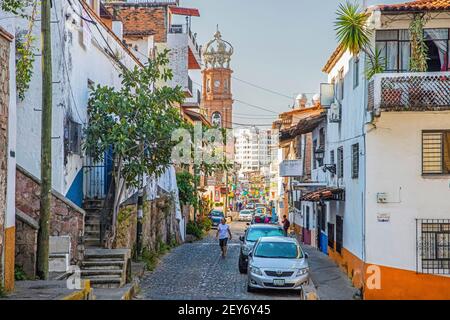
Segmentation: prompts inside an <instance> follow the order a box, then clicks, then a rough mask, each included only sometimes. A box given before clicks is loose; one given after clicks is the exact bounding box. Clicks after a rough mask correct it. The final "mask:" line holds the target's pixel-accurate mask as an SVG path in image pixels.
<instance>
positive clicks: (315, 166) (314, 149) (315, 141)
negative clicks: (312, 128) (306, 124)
mask: <svg viewBox="0 0 450 320" xmlns="http://www.w3.org/2000/svg"><path fill="white" fill-rule="evenodd" d="M316 149H317V139H316V140H314V141H313V150H312V159H313V169H317V163H316V160H317V159H316Z"/></svg>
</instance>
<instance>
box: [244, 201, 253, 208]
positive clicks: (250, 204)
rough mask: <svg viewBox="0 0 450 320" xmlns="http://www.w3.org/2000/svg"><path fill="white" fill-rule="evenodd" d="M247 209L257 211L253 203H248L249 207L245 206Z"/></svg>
mask: <svg viewBox="0 0 450 320" xmlns="http://www.w3.org/2000/svg"><path fill="white" fill-rule="evenodd" d="M245 209H250V210H253V209H255V204H254V203H252V202H250V203H247V205H246V206H245Z"/></svg>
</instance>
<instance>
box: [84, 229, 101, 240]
mask: <svg viewBox="0 0 450 320" xmlns="http://www.w3.org/2000/svg"><path fill="white" fill-rule="evenodd" d="M84 236H85V238H88V239H90V238H95V239H100V230H92V229H90V230H86V228H85V229H84Z"/></svg>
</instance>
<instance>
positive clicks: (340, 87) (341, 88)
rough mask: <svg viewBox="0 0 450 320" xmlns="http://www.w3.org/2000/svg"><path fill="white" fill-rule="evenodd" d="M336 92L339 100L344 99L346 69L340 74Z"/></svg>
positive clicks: (340, 71)
mask: <svg viewBox="0 0 450 320" xmlns="http://www.w3.org/2000/svg"><path fill="white" fill-rule="evenodd" d="M335 92H336V95H337V100H343V99H344V68H342V69H341V70H339V72H338V80H337V83H336V91H335Z"/></svg>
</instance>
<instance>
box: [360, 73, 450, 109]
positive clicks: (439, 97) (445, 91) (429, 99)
mask: <svg viewBox="0 0 450 320" xmlns="http://www.w3.org/2000/svg"><path fill="white" fill-rule="evenodd" d="M367 109H368V111H375V112H380V111H437V110H450V72H414V73H413V72H408V73H381V74H377V75H375V76H374V77H373V79H372V80H371V81H370V82H369V86H368V100H367Z"/></svg>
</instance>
